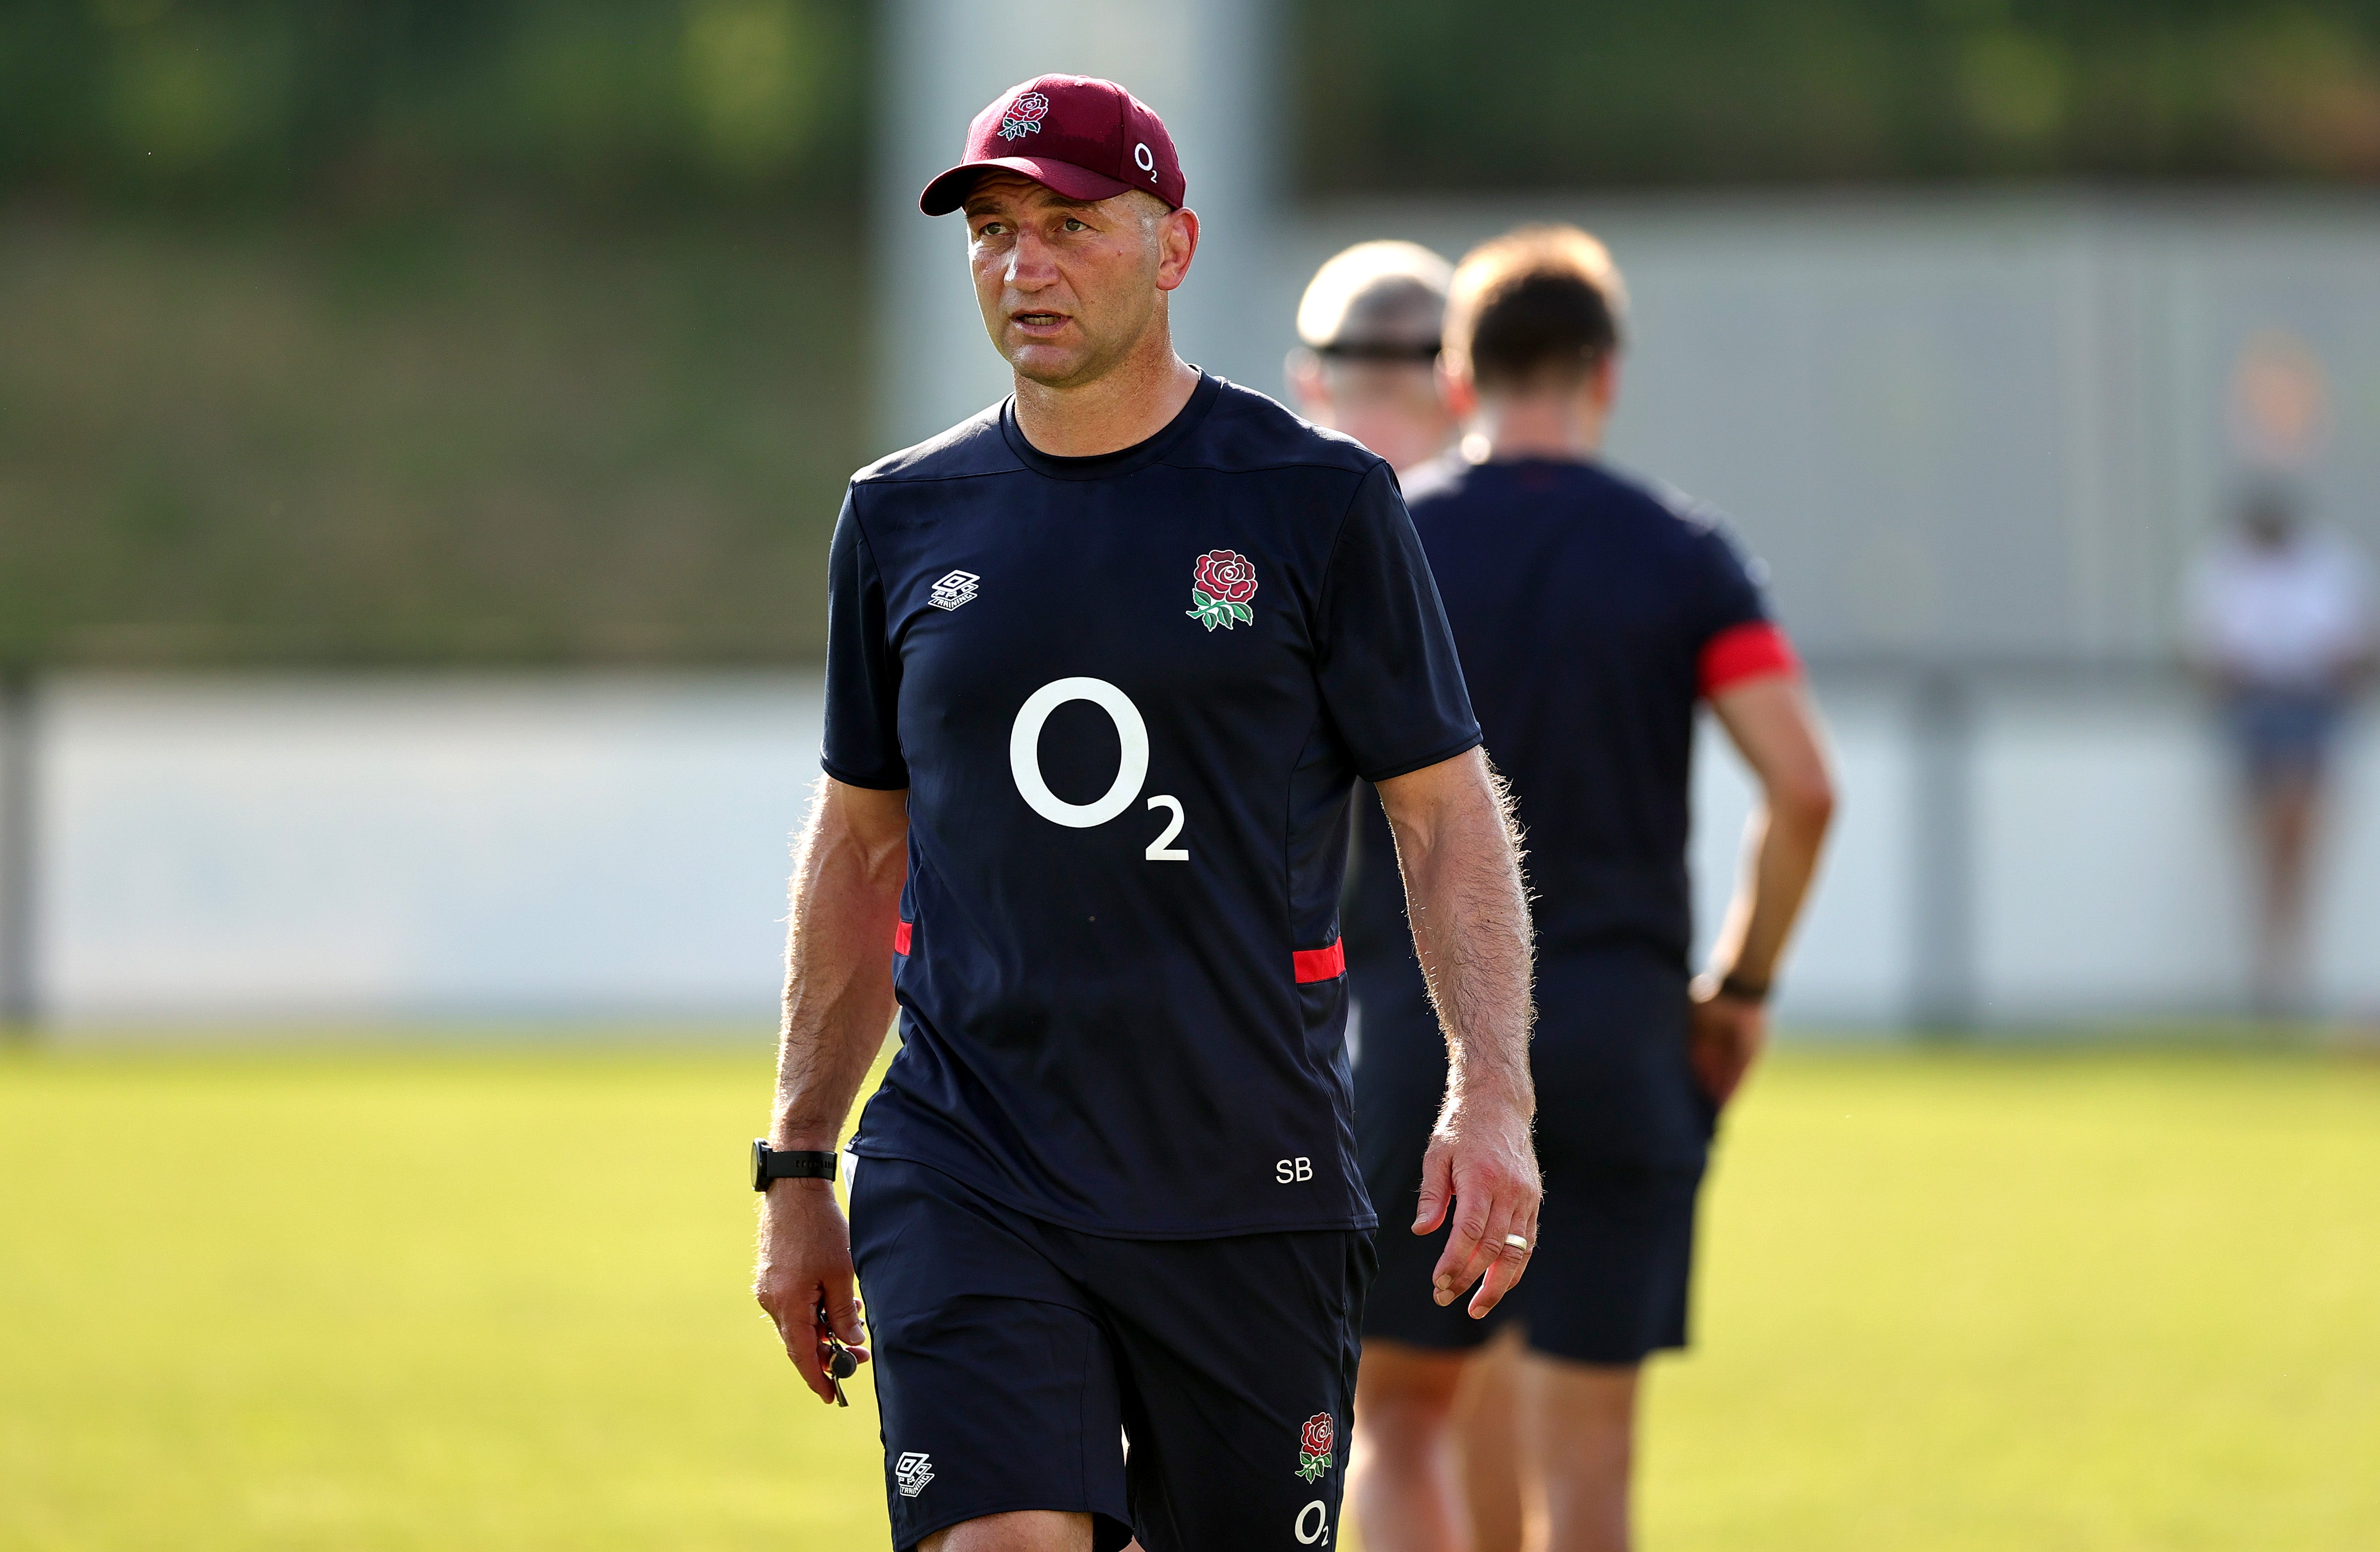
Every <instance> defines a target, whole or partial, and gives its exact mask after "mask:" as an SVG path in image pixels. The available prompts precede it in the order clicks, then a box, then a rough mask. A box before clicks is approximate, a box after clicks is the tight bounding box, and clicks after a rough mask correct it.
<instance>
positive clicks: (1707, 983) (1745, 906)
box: [1694, 674, 1835, 1105]
mask: <svg viewBox="0 0 2380 1552" xmlns="http://www.w3.org/2000/svg"><path fill="white" fill-rule="evenodd" d="M1711 710H1712V711H1713V712H1714V713H1715V714H1716V715H1718V720H1719V726H1720V727H1724V728H1726V729H1727V734H1728V737H1729V738H1730V739H1731V740H1732V741H1733V742H1734V744H1735V747H1736V748H1737V750H1738V751H1740V752H1742V753H1743V759H1744V763H1745V764H1748V765H1750V766H1751V767H1752V772H1753V775H1754V776H1755V777H1756V778H1757V779H1758V781H1759V783H1760V790H1761V802H1760V806H1759V807H1758V808H1756V809H1755V810H1754V811H1753V813H1752V817H1751V819H1750V820H1749V821H1748V822H1747V823H1746V824H1745V825H1744V833H1743V849H1744V864H1743V882H1742V883H1741V884H1740V885H1738V886H1737V888H1736V892H1735V898H1734V900H1733V901H1732V902H1731V903H1730V905H1729V907H1728V912H1727V920H1726V922H1725V923H1723V924H1722V925H1721V926H1720V928H1719V934H1718V942H1717V943H1716V944H1715V945H1714V946H1713V947H1712V949H1711V959H1710V968H1709V969H1708V970H1707V971H1706V972H1705V973H1704V975H1703V977H1702V979H1701V981H1700V982H1699V983H1698V984H1696V987H1695V1005H1694V1069H1695V1072H1696V1073H1697V1075H1698V1076H1699V1077H1700V1078H1701V1080H1702V1083H1703V1087H1704V1089H1705V1090H1706V1092H1707V1093H1708V1094H1710V1096H1711V1097H1712V1099H1714V1100H1716V1101H1717V1102H1718V1103H1719V1104H1722V1105H1724V1104H1726V1103H1727V1101H1728V1100H1729V1099H1730V1098H1731V1097H1732V1096H1733V1095H1734V1094H1735V1091H1736V1088H1737V1086H1738V1085H1740V1084H1741V1083H1742V1082H1743V1076H1744V1074H1745V1073H1746V1072H1747V1071H1749V1070H1750V1069H1751V1067H1752V1064H1753V1061H1754V1060H1755V1058H1756V1057H1758V1056H1759V1054H1760V1048H1761V1046H1762V1045H1763V1044H1765V1043H1766V1041H1767V1030H1768V1025H1767V1014H1766V1012H1765V1010H1764V1009H1763V1008H1762V1005H1761V1004H1760V1003H1759V1002H1757V1001H1754V1000H1749V999H1746V998H1743V997H1733V996H1728V995H1726V994H1725V993H1724V992H1722V991H1721V990H1720V983H1721V982H1723V981H1726V980H1729V979H1732V980H1733V981H1735V982H1736V983H1737V984H1740V985H1744V986H1748V987H1752V988H1756V989H1758V990H1761V991H1764V992H1765V991H1766V990H1767V985H1768V983H1769V981H1770V980H1771V979H1772V978H1773V977H1774V976H1775V975H1776V973H1777V963H1778V960H1779V959H1781V958H1782V957H1783V955H1784V952H1785V943H1786V940H1787V939H1788V938H1789V937H1790V936H1791V935H1792V931H1793V923H1794V919H1795V918H1796V917H1798V916H1799V915H1800V914H1801V910H1802V901H1803V898H1804V897H1805V896H1806V895H1807V894H1808V893H1809V888H1810V880H1811V878H1812V877H1813V876H1814V875H1815V874H1816V873H1817V870H1818V853H1819V850H1820V849H1821V848H1822V847H1823V846H1824V845H1825V843H1826V838H1827V826H1828V824H1829V823H1830V822H1831V821H1832V820H1833V818H1834V813H1835V786H1834V778H1833V776H1832V775H1831V774H1830V773H1829V771H1828V764H1827V752H1826V745H1825V741H1824V739H1823V737H1822V736H1821V734H1820V732H1819V726H1818V714H1817V712H1816V710H1815V708H1814V707H1813V706H1812V705H1811V704H1810V699H1809V696H1808V694H1807V692H1806V691H1805V690H1804V689H1803V684H1802V681H1801V679H1800V678H1798V677H1796V676H1793V675H1787V674H1777V675H1771V676H1769V677H1767V678H1757V679H1753V680H1750V681H1748V682H1746V683H1743V684H1740V685H1738V686H1736V687H1735V688H1733V689H1731V690H1721V691H1720V692H1719V693H1718V695H1717V696H1716V697H1714V698H1713V699H1712V702H1711Z"/></svg>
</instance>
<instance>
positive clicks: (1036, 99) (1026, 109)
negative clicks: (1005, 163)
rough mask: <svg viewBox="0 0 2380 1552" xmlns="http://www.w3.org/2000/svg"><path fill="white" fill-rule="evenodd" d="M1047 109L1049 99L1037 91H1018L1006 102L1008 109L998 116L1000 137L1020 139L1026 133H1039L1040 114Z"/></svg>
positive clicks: (1007, 139)
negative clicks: (1010, 100) (1008, 102)
mask: <svg viewBox="0 0 2380 1552" xmlns="http://www.w3.org/2000/svg"><path fill="white" fill-rule="evenodd" d="M1049 111H1050V99H1049V98H1047V97H1044V96H1043V95H1041V93H1039V92H1022V93H1020V94H1019V95H1018V96H1017V98H1016V100H1015V101H1014V102H1013V103H1011V104H1008V111H1007V112H1005V113H1003V114H1002V115H1001V116H1000V138H1001V139H1002V140H1004V141H1020V140H1023V139H1024V138H1025V137H1026V136H1027V135H1038V134H1039V133H1040V132H1041V119H1042V116H1043V115H1045V114H1047V113H1048V112H1049Z"/></svg>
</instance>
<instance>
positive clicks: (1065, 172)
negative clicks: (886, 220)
mask: <svg viewBox="0 0 2380 1552" xmlns="http://www.w3.org/2000/svg"><path fill="white" fill-rule="evenodd" d="M995 167H1001V168H1005V169H1007V170H1008V171H1010V172H1013V173H1023V174H1024V175H1025V176H1026V177H1029V178H1033V179H1035V180H1036V181H1038V182H1041V183H1046V184H1048V185H1049V186H1050V188H1052V189H1056V190H1057V191H1058V192H1059V193H1061V194H1063V195H1064V196H1065V197H1066V198H1068V199H1070V200H1105V199H1110V198H1112V197H1113V196H1115V195H1117V194H1121V193H1123V191H1124V190H1125V189H1147V190H1148V191H1149V192H1150V193H1152V194H1154V195H1156V196H1157V197H1158V198H1159V199H1160V200H1163V201H1164V202H1166V203H1167V204H1169V205H1172V207H1173V208H1174V209H1176V210H1180V209H1181V208H1182V196H1183V194H1184V192H1185V189H1184V187H1183V182H1182V160H1181V158H1180V157H1179V156H1177V155H1175V154H1174V152H1173V137H1172V136H1171V135H1169V134H1167V133H1166V132H1165V121H1164V120H1163V119H1161V118H1160V117H1158V116H1157V115H1156V114H1154V113H1152V112H1150V111H1149V107H1148V104H1146V103H1144V102H1142V101H1141V100H1140V99H1139V98H1137V97H1135V96H1134V95H1133V94H1132V93H1131V92H1126V91H1125V90H1124V89H1123V87H1121V86H1118V85H1117V84H1116V83H1115V82H1113V81H1111V80H1099V79H1095V78H1093V77H1090V76H1036V77H1034V78H1033V79H1031V80H1028V81H1026V82H1025V83H1024V84H1023V85H1021V86H1014V87H1011V88H1009V89H1008V90H1007V91H1005V92H1002V93H1001V94H1000V95H999V96H997V97H994V98H993V99H992V100H991V105H990V107H988V108H986V109H984V110H983V111H982V112H981V113H979V114H977V115H976V116H975V122H974V123H972V124H970V125H968V126H967V138H966V159H965V161H963V162H961V163H960V164H959V165H957V166H955V167H953V168H952V169H951V170H950V171H948V172H946V173H944V174H942V176H941V177H938V178H936V179H934V181H933V182H931V183H929V184H928V185H926V191H925V192H924V193H923V194H920V195H918V196H917V208H918V209H919V210H922V211H924V212H925V213H926V214H929V215H948V214H950V213H951V212H953V211H954V210H956V209H958V208H959V206H961V205H963V204H965V202H966V197H967V190H968V189H973V188H974V187H975V180H976V179H977V177H981V176H982V175H983V174H984V173H986V172H989V171H990V170H991V169H992V168H995Z"/></svg>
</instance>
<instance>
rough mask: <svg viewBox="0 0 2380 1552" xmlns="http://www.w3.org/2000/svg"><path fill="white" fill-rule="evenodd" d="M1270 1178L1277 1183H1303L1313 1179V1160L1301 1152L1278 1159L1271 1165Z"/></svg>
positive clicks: (1288, 1184) (1289, 1184) (1287, 1184)
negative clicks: (1290, 1156) (1293, 1156)
mask: <svg viewBox="0 0 2380 1552" xmlns="http://www.w3.org/2000/svg"><path fill="white" fill-rule="evenodd" d="M1272 1178H1273V1180H1274V1182H1275V1183H1276V1184H1279V1185H1284V1186H1291V1185H1300V1184H1303V1183H1304V1182H1305V1181H1307V1180H1310V1179H1314V1161H1313V1160H1312V1159H1310V1158H1307V1157H1306V1156H1305V1155H1303V1154H1301V1155H1298V1156H1297V1157H1295V1158H1284V1159H1281V1160H1279V1161H1278V1162H1276V1163H1275V1164H1274V1165H1273V1167H1272Z"/></svg>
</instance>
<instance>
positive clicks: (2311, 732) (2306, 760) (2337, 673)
mask: <svg viewBox="0 0 2380 1552" xmlns="http://www.w3.org/2000/svg"><path fill="white" fill-rule="evenodd" d="M2189 605H2190V628H2191V642H2192V652H2193V655H2194V656H2195V658H2196V661H2197V663H2198V666H2199V667H2200V668H2201V670H2202V671H2203V672H2204V674H2205V675H2206V677H2207V678H2208V679H2209V680H2210V681H2211V682H2212V683H2213V685H2214V686H2215V688H2216V691H2217V693H2218V694H2219V695H2220V696H2221V697H2222V701H2223V710H2224V720H2225V726H2226V730H2227V732H2228V735H2229V737H2230V739H2231V742H2232V744H2233V746H2234V748H2235V752H2236V753H2237V756H2238V758H2239V760H2240V770H2241V774H2242V776H2244V778H2245V781H2246V788H2247V797H2248V800H2249V807H2250V821H2251V831H2252V834H2253V837H2254V843H2255V848H2256V851H2257V858H2256V862H2257V881H2258V886H2259V887H2258V902H2257V903H2258V923H2257V938H2256V959H2255V982H2254V998H2255V1008H2256V1009H2257V1011H2259V1012H2262V1013H2284V1012H2294V1011H2297V1010H2299V1009H2301V1008H2303V1006H2304V1002H2305V997H2304V987H2303V985H2302V978H2303V973H2304V970H2303V959H2304V947H2305V903H2306V886H2307V873H2308V862H2309V861H2310V859H2311V855H2312V851H2313V837H2314V833H2315V828H2316V825H2317V823H2318V821H2319V819H2320V810H2321V802H2322V798H2323V793H2324V787H2325V776H2327V774H2328V768H2329V763H2330V751H2331V746H2332V744H2333V742H2334V741H2335V740H2336V737H2337V734H2338V724H2339V720H2340V717H2341V715H2343V714H2344V712H2345V710H2346V706H2347V700H2348V695H2349V693H2350V690H2352V689H2353V687H2354V683H2355V681H2356V679H2357V678H2360V677H2361V676H2362V673H2363V672H2364V671H2365V670H2366V669H2367V668H2368V667H2369V666H2371V662H2372V650H2373V636H2372V607H2371V585H2370V580H2369V577H2368V575H2367V572H2366V569H2365V567H2364V563H2363V557H2362V556H2360V555H2358V554H2357V553H2356V552H2355V550H2354V548H2353V547H2352V546H2351V545H2350V544H2349V543H2348V542H2347V540H2346V539H2345V538H2343V537H2342V536H2340V535H2339V534H2337V533H2335V532H2330V531H2328V530H2326V529H2320V528H2314V527H2311V526H2309V525H2307V524H2306V523H2305V522H2304V521H2303V520H2302V519H2301V517H2300V515H2299V513H2298V510H2297V507H2296V505H2295V503H2294V502H2293V501H2292V500H2291V498H2290V497H2289V495H2288V494H2287V493H2285V492H2283V491H2282V490H2280V489H2278V488H2277V487H2269V486H2268V487H2265V488H2262V489H2259V490H2256V491H2255V492H2253V493H2252V494H2251V495H2249V497H2248V498H2247V500H2246V501H2245V502H2244V503H2243V504H2242V506H2241V508H2240V522H2239V526H2238V527H2237V528H2236V529H2234V530H2233V531H2232V532H2229V533H2228V534H2226V535H2225V536H2224V537H2223V538H2222V539H2220V540H2218V541H2217V542H2216V544H2215V545H2214V546H2213V547H2212V548H2211V549H2209V550H2208V552H2207V553H2206V554H2205V555H2204V556H2202V557H2201V558H2200V560H2199V562H2198V565H2197V567H2196V568H2195V569H2194V571H2193V572H2192V577H2191V580H2190V599H2189Z"/></svg>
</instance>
